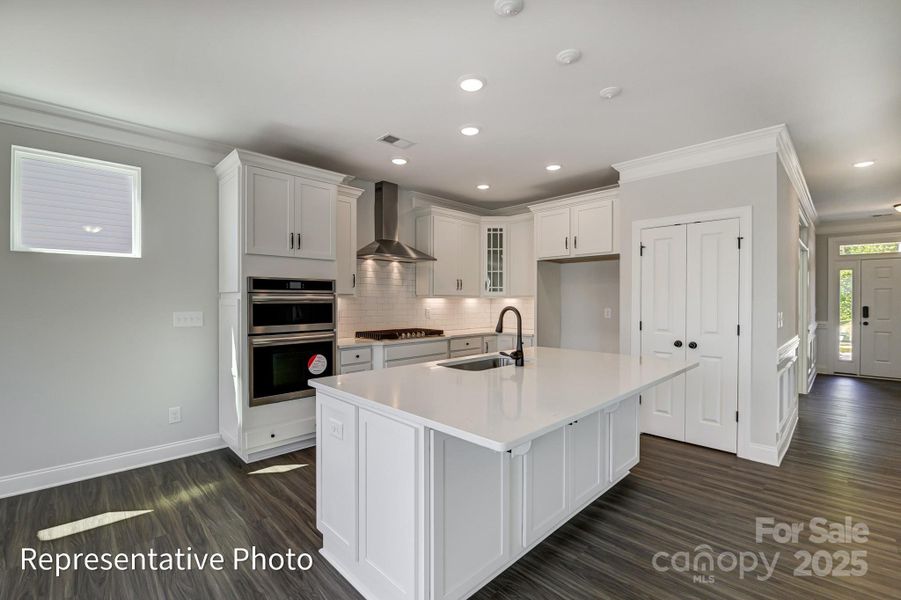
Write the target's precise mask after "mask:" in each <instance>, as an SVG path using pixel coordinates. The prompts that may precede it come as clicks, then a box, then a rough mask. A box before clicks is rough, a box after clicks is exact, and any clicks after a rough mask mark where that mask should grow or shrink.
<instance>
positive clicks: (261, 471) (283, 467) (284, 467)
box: [248, 465, 309, 475]
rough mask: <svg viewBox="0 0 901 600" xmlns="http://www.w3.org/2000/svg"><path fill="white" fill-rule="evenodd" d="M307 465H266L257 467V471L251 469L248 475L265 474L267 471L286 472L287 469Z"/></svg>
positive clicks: (290, 469) (291, 469)
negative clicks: (262, 467)
mask: <svg viewBox="0 0 901 600" xmlns="http://www.w3.org/2000/svg"><path fill="white" fill-rule="evenodd" d="M308 466H309V465H275V466H274V467H266V468H265V469H259V470H257V471H251V472H250V473H248V475H267V474H269V473H287V472H288V471H293V470H294V469H300V468H302V467H308Z"/></svg>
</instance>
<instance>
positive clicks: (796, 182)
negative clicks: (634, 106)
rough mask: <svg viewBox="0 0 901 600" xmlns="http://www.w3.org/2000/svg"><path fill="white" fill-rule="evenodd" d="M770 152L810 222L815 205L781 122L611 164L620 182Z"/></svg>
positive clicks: (813, 219)
mask: <svg viewBox="0 0 901 600" xmlns="http://www.w3.org/2000/svg"><path fill="white" fill-rule="evenodd" d="M772 153H775V154H777V155H778V156H779V161H780V162H781V163H782V166H783V168H784V169H785V172H786V173H787V174H788V178H789V179H790V180H791V182H792V186H793V187H794V188H795V191H796V192H797V194H798V197H799V198H800V203H801V208H802V210H804V212H805V214H806V216H807V219H808V220H809V221H810V222H811V223H816V220H817V212H816V208H814V206H813V201H812V200H811V197H810V190H809V189H808V188H807V181H806V180H805V179H804V173H803V172H802V171H801V164H800V163H799V162H798V155H797V153H796V152H795V146H794V144H793V143H792V140H791V136H790V135H789V133H788V127H787V126H786V125H785V124H784V123H782V124H779V125H774V126H772V127H764V128H763V129H757V130H754V131H748V132H746V133H740V134H738V135H733V136H729V137H725V138H721V139H718V140H712V141H709V142H703V143H701V144H695V145H693V146H686V147H684V148H677V149H676V150H669V151H667V152H661V153H659V154H653V155H651V156H645V157H643V158H636V159H634V160H627V161H623V162H619V163H616V164H614V165H613V168H614V169H616V170H617V171H619V174H620V175H619V182H620V184H623V183H629V182H631V181H638V180H641V179H648V178H650V177H658V176H660V175H668V174H670V173H678V172H680V171H688V170H691V169H698V168H701V167H709V166H712V165H717V164H721V163H725V162H731V161H734V160H741V159H743V158H752V157H754V156H762V155H765V154H772Z"/></svg>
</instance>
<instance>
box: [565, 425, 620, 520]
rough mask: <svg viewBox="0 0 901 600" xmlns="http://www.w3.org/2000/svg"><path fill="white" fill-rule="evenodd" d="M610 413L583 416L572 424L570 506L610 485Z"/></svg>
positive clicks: (569, 432)
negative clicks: (608, 449) (608, 446)
mask: <svg viewBox="0 0 901 600" xmlns="http://www.w3.org/2000/svg"><path fill="white" fill-rule="evenodd" d="M606 423H607V419H606V415H604V414H603V413H601V412H596V413H594V414H591V415H588V416H587V417H583V418H581V419H579V420H578V421H576V422H575V423H573V424H572V425H570V426H569V428H568V429H567V433H568V434H569V472H570V510H571V511H572V510H575V509H576V508H578V507H580V506H582V505H583V504H585V503H586V502H589V501H590V500H592V499H593V498H594V497H595V496H597V495H599V494H600V493H601V492H602V491H603V490H604V488H605V487H606V486H607V480H608V479H609V477H608V475H607V465H608V464H609V462H610V461H609V460H608V456H607V428H606V426H605V425H606Z"/></svg>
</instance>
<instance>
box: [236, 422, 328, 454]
mask: <svg viewBox="0 0 901 600" xmlns="http://www.w3.org/2000/svg"><path fill="white" fill-rule="evenodd" d="M315 432H316V417H315V416H313V417H307V418H305V419H297V420H296V421H288V422H287V423H278V424H276V425H269V426H268V427H257V428H255V429H250V430H248V431H246V432H245V433H244V445H245V447H246V448H247V450H253V449H255V448H260V447H262V446H278V445H280V444H287V443H288V442H292V441H294V440H295V439H296V438H299V437H302V436H305V435H310V434H312V433H315Z"/></svg>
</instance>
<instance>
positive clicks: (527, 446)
mask: <svg viewBox="0 0 901 600" xmlns="http://www.w3.org/2000/svg"><path fill="white" fill-rule="evenodd" d="M316 400H317V419H318V427H317V441H318V444H319V447H318V449H317V463H318V464H317V469H316V472H317V513H316V514H317V527H318V528H319V530H320V531H321V532H322V537H323V550H322V553H323V555H324V556H325V558H326V559H328V560H329V562H331V563H332V564H334V565H335V566H336V567H338V568H339V570H340V571H341V573H342V574H343V575H344V576H345V577H347V578H348V579H349V580H350V582H351V583H352V584H353V585H354V586H355V587H356V588H357V589H358V590H360V591H361V592H362V593H363V594H364V596H365V597H366V598H369V599H371V600H458V599H462V598H467V597H469V596H471V595H472V594H473V593H475V592H476V591H477V590H478V589H479V588H481V587H482V586H484V585H485V584H486V583H487V582H488V581H490V580H491V579H492V578H493V577H495V576H496V575H497V574H499V573H500V572H501V571H503V570H504V569H505V568H507V567H508V566H510V565H511V564H513V563H514V562H515V561H516V560H518V559H519V558H520V557H522V555H523V554H525V553H526V552H528V551H529V550H531V549H532V547H534V545H535V544H537V543H538V542H540V541H541V540H542V539H543V538H544V537H546V536H547V535H548V534H549V533H551V532H552V531H554V530H555V529H557V528H558V527H560V526H561V525H562V524H563V523H565V522H566V521H567V520H568V519H570V518H571V517H573V516H574V515H575V514H576V513H578V512H579V511H580V510H581V509H582V508H583V507H585V506H586V505H587V504H588V503H590V502H592V501H593V500H595V499H596V498H597V497H598V496H600V495H601V494H603V493H604V491H606V490H607V489H608V488H610V487H611V486H612V485H613V484H614V483H615V482H617V481H619V480H620V479H621V478H622V477H623V476H624V475H626V474H627V473H628V471H629V469H630V468H631V467H632V466H634V465H635V464H636V463H637V462H638V427H639V423H638V399H637V397H632V398H627V399H625V400H622V401H620V402H618V403H616V404H615V405H612V406H608V407H606V408H604V409H600V410H598V411H597V412H594V413H591V414H589V415H586V416H584V417H582V418H580V419H578V420H575V421H573V422H572V423H569V424H567V425H564V426H562V427H559V428H557V429H555V430H553V431H550V432H548V433H546V434H544V435H542V436H541V437H538V438H536V439H534V440H532V441H531V442H527V443H524V444H523V445H522V446H519V447H517V448H515V449H513V450H512V451H509V452H497V451H494V450H490V449H487V448H484V447H482V446H479V445H476V444H472V443H470V442H466V441H463V440H461V439H459V438H456V437H453V436H449V435H446V434H443V433H440V432H437V431H434V430H431V429H428V428H424V427H421V426H419V425H414V424H410V423H405V422H402V421H399V420H397V419H394V418H390V417H386V416H384V415H382V414H379V413H376V412H372V411H370V410H368V409H367V408H363V407H360V406H356V405H354V404H351V403H350V402H345V401H343V400H339V399H337V398H335V397H332V396H330V395H328V394H324V393H322V392H321V391H320V392H318V393H317V396H316Z"/></svg>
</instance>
